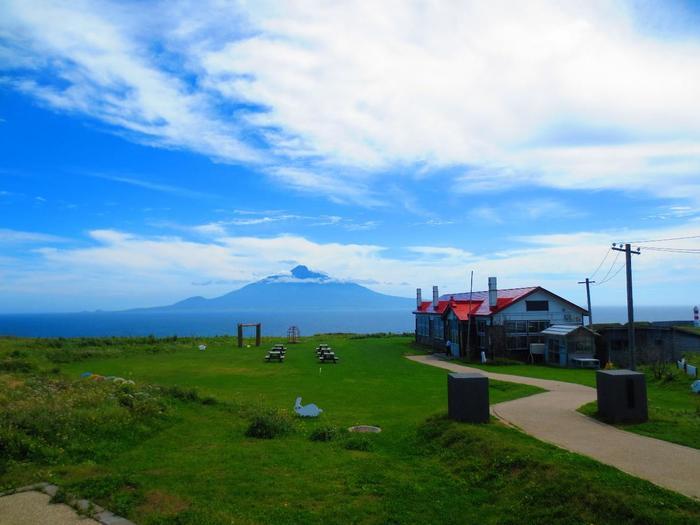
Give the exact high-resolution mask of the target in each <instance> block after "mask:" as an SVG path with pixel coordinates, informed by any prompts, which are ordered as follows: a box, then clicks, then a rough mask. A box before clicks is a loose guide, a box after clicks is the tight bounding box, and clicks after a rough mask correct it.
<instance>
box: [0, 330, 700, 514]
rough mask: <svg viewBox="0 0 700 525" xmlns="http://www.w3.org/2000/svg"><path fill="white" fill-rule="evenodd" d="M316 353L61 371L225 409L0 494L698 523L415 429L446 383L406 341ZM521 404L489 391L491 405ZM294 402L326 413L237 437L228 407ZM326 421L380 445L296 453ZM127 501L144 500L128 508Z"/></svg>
mask: <svg viewBox="0 0 700 525" xmlns="http://www.w3.org/2000/svg"><path fill="white" fill-rule="evenodd" d="M326 339H331V338H326ZM330 342H331V344H332V345H333V346H334V347H335V348H336V350H337V352H338V353H339V355H340V356H341V359H342V363H341V364H339V365H324V366H323V368H322V371H321V372H320V373H319V365H318V364H317V363H316V362H315V359H314V356H313V351H312V348H313V346H315V341H306V342H305V343H303V344H301V345H298V346H294V347H292V348H290V350H289V352H288V361H287V362H285V363H284V364H277V363H270V364H268V363H263V362H262V356H263V353H264V352H263V351H262V350H261V349H254V348H251V349H237V348H233V346H232V345H233V342H232V340H230V339H212V340H209V341H208V344H209V348H208V350H207V351H206V352H199V351H197V350H196V349H195V342H194V341H187V342H182V341H180V342H176V343H157V344H154V345H151V346H148V345H145V347H147V348H149V349H150V350H151V351H152V352H154V353H145V352H143V349H142V348H138V347H134V348H133V349H131V350H128V351H127V352H122V351H121V350H118V351H116V352H112V353H114V354H115V357H111V358H108V359H103V358H91V359H89V360H85V361H80V362H72V363H68V364H62V365H61V369H62V371H63V372H65V373H67V374H68V375H69V376H72V377H76V376H77V375H78V374H79V373H80V372H82V371H85V370H90V371H93V372H97V373H102V374H105V375H108V374H114V375H122V376H130V377H132V378H134V379H135V380H136V381H138V382H144V381H149V382H154V383H160V384H169V385H175V384H178V385H182V386H196V387H197V388H198V389H199V390H200V391H201V392H202V393H203V394H210V395H213V396H215V397H217V398H219V399H222V400H225V401H226V402H227V404H223V405H214V406H205V405H201V404H194V403H177V404H175V405H174V407H173V410H172V412H171V416H170V420H169V422H168V424H167V425H166V426H165V428H163V429H162V430H160V431H157V432H153V433H152V434H151V436H150V437H149V438H146V439H143V440H142V441H141V442H140V443H139V445H137V446H133V447H131V448H130V449H128V450H126V451H122V450H118V451H117V452H116V453H115V454H114V455H113V456H112V457H111V459H108V460H104V461H100V462H94V461H83V462H81V463H75V464H71V463H68V464H64V465H54V466H46V465H34V464H28V465H27V464H25V465H21V466H16V468H12V469H10V471H9V472H8V473H6V474H5V475H4V476H0V485H2V484H15V483H21V482H27V481H33V480H38V479H53V480H55V481H58V482H59V483H61V484H64V485H67V486H69V487H70V486H71V484H73V485H72V487H73V490H74V491H76V492H78V493H80V494H83V495H86V496H89V497H92V498H94V499H97V500H98V501H104V502H107V503H110V504H111V505H112V506H114V505H121V504H123V505H121V506H120V507H119V508H123V509H124V511H125V512H126V513H128V514H129V516H130V517H132V518H134V519H135V520H136V521H137V522H138V523H140V524H141V525H149V524H157V523H158V524H162V523H181V524H184V523H191V524H204V523H207V524H208V523H231V522H232V521H231V520H232V519H233V523H417V522H425V523H472V522H474V523H476V522H479V523H523V522H529V523H536V522H547V523H606V522H610V523H613V522H629V523H692V522H696V521H697V520H698V519H700V504H698V503H694V502H691V501H689V500H687V499H685V498H683V497H681V496H678V495H674V494H672V493H669V492H667V491H664V490H661V489H658V488H656V487H654V486H652V485H651V484H649V483H646V482H644V481H641V480H638V479H635V478H632V477H630V476H627V475H626V474H623V473H621V472H619V471H617V470H615V469H612V468H609V467H606V466H603V465H600V464H598V463H596V462H594V461H591V460H588V459H586V458H583V457H581V456H577V455H575V454H570V453H568V452H565V451H562V450H559V449H556V448H554V447H551V446H549V445H545V444H543V443H541V442H539V441H537V440H534V439H532V438H530V437H528V436H525V435H523V434H521V433H519V432H517V431H515V430H513V429H509V428H505V427H503V426H501V425H498V424H492V425H485V426H473V425H459V424H455V423H452V422H449V421H446V420H444V419H442V418H439V417H438V418H433V419H432V420H430V421H429V422H427V423H426V418H427V417H428V416H430V415H431V414H440V413H442V412H444V407H445V402H446V399H445V390H446V388H445V383H446V381H445V372H444V371H441V370H438V369H433V368H431V367H427V366H424V365H419V364H417V363H412V362H409V361H408V360H405V359H402V358H401V356H402V354H403V353H404V352H406V351H407V350H410V349H411V348H410V345H409V340H408V339H406V338H392V339H389V338H385V339H356V340H352V339H345V338H336V339H331V340H330ZM20 346H21V347H24V348H25V349H26V348H32V347H37V346H41V344H37V343H36V342H29V341H7V340H0V353H2V351H3V349H5V350H6V351H7V350H9V349H12V348H19V347H20ZM117 346H118V347H120V346H121V344H117ZM66 348H68V349H70V348H72V343H71V342H70V341H68V342H66V345H65V347H64V349H63V350H65V349H66ZM83 350H85V349H84V348H83V349H82V350H80V351H83ZM88 350H89V349H88ZM99 350H100V349H98V351H99ZM101 350H102V351H104V350H105V349H101ZM89 351H91V350H89ZM37 353H43V351H40V352H37ZM120 353H121V354H123V355H121V356H120ZM534 391H535V390H532V389H530V388H529V387H525V386H518V385H508V384H503V383H500V384H499V383H493V385H492V391H491V400H492V402H498V401H502V400H505V399H511V398H514V397H519V396H521V395H527V394H530V393H533V392H534ZM297 395H302V396H303V397H304V398H305V402H315V403H317V404H319V405H320V406H321V407H322V408H324V410H325V412H324V414H323V416H322V421H300V422H298V423H297V432H296V433H294V434H292V435H290V436H287V437H284V438H279V439H274V440H256V439H251V438H246V437H244V432H245V429H246V428H247V422H246V420H245V419H243V418H242V417H241V415H240V412H239V410H238V409H237V408H236V407H237V406H239V405H245V404H249V403H251V402H252V403H253V404H257V403H263V404H265V405H266V406H277V407H290V406H291V405H292V403H293V400H294V397H296V396H297ZM324 423H332V424H335V425H338V426H343V427H344V426H348V425H350V424H353V423H369V424H378V425H380V426H381V427H382V428H383V429H384V432H382V433H381V434H379V435H376V436H372V437H371V438H370V439H371V442H372V445H373V449H372V450H371V451H369V452H360V451H351V450H346V449H345V448H343V446H342V441H340V442H330V443H318V442H311V441H309V440H308V434H309V432H310V431H311V429H312V428H313V427H315V426H317V425H320V424H324ZM81 480H82V483H81ZM115 480H116V481H115ZM124 480H128V481H124ZM76 483H77V484H76ZM100 487H102V492H100ZM134 487H137V489H135V488H134ZM582 487H585V488H582ZM135 490H138V491H139V492H140V493H143V497H142V498H134V496H133V493H134V491H135ZM115 494H116V496H115ZM131 500H134V501H133V502H132V503H129V502H130V501H131ZM120 502H121V503H120Z"/></svg>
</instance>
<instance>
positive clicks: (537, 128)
mask: <svg viewBox="0 0 700 525" xmlns="http://www.w3.org/2000/svg"><path fill="white" fill-rule="evenodd" d="M699 22H700V2H693V1H680V0H665V1H663V2H652V1H643V0H637V1H629V2H621V1H610V2H606V1H598V0H589V1H586V2H578V1H570V2H567V1H563V2H562V1H558V2H555V1H540V0H532V1H529V2H519V1H501V0H492V1H488V2H475V1H454V2H451V1H444V2H406V1H390V0H387V1H384V2H352V1H346V2H318V1H314V0H304V1H299V2H295V1H289V2H277V3H275V2H265V1H259V0H258V1H252V2H244V1H241V2H229V1H225V0H211V1H204V0H198V1H176V0H172V1H170V0H169V1H162V2H158V1H156V2H147V1H135V0H134V1H129V0H127V1H121V2H111V1H101V0H97V1H91V2H84V1H81V0H71V1H65V2H62V1H31V0H18V1H15V0H5V1H3V2H2V3H1V4H0V313H9V312H60V311H82V310H94V309H104V310H114V309H125V308H132V307H141V306H153V305H162V304H169V303H172V302H175V301H178V300H181V299H183V298H185V297H189V296H193V295H202V296H205V297H214V296H218V295H221V294H223V293H226V292H228V291H230V290H232V289H235V288H238V287H240V286H242V285H244V284H246V283H248V282H250V281H253V280H257V279H260V278H262V277H265V276H267V275H270V274H276V273H281V272H285V271H288V270H289V269H290V268H291V267H292V266H294V265H296V264H306V265H308V266H309V267H311V268H313V269H315V270H318V271H323V272H326V273H328V274H330V275H331V276H333V277H335V278H338V279H344V280H352V281H355V282H359V283H361V284H363V285H365V286H368V287H369V288H372V289H373V290H376V291H379V292H383V293H389V294H393V295H401V296H407V297H408V296H413V295H414V294H415V289H416V288H417V287H421V288H423V290H424V296H426V294H427V295H429V293H430V292H429V290H430V288H431V286H432V285H438V286H439V287H440V291H441V293H443V292H445V293H447V292H460V291H465V290H468V289H469V278H470V272H472V271H473V272H474V289H476V290H479V289H484V288H486V286H487V278H488V277H489V276H496V277H497V278H498V284H499V287H503V288H508V287H519V286H533V285H541V286H544V287H545V288H548V289H550V290H552V291H553V292H555V293H558V294H560V295H563V296H564V297H566V298H567V299H569V300H572V301H574V302H577V303H578V304H581V305H584V306H585V289H584V287H583V286H581V285H579V284H577V283H578V281H581V280H583V279H585V278H586V277H590V278H593V279H594V280H596V281H597V283H596V285H594V286H593V287H592V288H591V295H592V299H593V302H594V304H600V305H617V304H624V303H625V272H624V268H623V263H624V256H623V255H621V254H619V253H618V252H614V251H611V250H610V248H611V243H613V242H632V243H638V244H635V247H636V246H639V247H640V248H641V254H640V255H635V256H633V273H634V286H635V288H634V293H635V302H636V304H640V305H642V304H643V305H685V304H687V305H689V311H690V306H692V305H694V304H698V303H699V302H700V293H699V292H700V272H698V270H697V268H698V267H699V265H698V263H699V262H700V254H699V253H697V252H693V251H692V250H700V99H699V98H698V93H700V30H698V28H699V27H700V23H699ZM664 239H672V240H664ZM647 241H653V242H647ZM659 248H661V250H660V249H659ZM668 248H671V249H674V250H677V249H683V250H686V251H685V252H678V251H668V250H665V249H668ZM687 250H690V251H687Z"/></svg>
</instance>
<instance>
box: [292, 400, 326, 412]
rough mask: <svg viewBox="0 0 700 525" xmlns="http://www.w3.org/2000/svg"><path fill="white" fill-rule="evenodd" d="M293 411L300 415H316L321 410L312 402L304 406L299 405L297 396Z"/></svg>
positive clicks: (299, 401)
mask: <svg viewBox="0 0 700 525" xmlns="http://www.w3.org/2000/svg"><path fill="white" fill-rule="evenodd" d="M294 412H296V413H297V414H299V415H300V416H301V417H318V416H319V414H320V413H321V412H323V410H322V409H320V408H318V407H317V406H316V405H314V404H313V403H310V404H308V405H306V406H301V398H300V397H297V401H296V403H295V404H294Z"/></svg>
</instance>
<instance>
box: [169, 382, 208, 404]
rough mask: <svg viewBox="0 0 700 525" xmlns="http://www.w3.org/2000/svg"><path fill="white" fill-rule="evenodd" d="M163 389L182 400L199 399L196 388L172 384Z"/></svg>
mask: <svg viewBox="0 0 700 525" xmlns="http://www.w3.org/2000/svg"><path fill="white" fill-rule="evenodd" d="M163 391H164V392H165V393H166V394H167V395H169V396H170V397H173V398H175V399H179V400H180V401H199V400H200V398H199V392H197V390H196V389H194V388H182V387H180V386H177V385H176V386H170V387H166V388H164V389H163Z"/></svg>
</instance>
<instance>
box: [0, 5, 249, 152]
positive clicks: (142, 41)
mask: <svg viewBox="0 0 700 525" xmlns="http://www.w3.org/2000/svg"><path fill="white" fill-rule="evenodd" d="M138 11H139V12H140V13H142V14H145V15H148V14H149V12H150V10H146V9H145V6H144V10H142V9H141V8H139V10H138ZM132 13H133V12H132ZM150 14H151V15H153V14H155V13H153V12H150ZM2 19H3V20H4V22H2V23H0V31H2V33H3V34H4V36H5V37H6V39H7V40H9V41H11V42H15V43H17V42H23V43H24V44H25V45H26V46H27V47H28V49H27V51H26V52H27V53H32V54H33V56H36V57H42V60H41V61H40V63H39V65H43V66H47V65H49V66H50V69H51V72H52V73H53V75H54V77H56V81H54V82H51V83H44V82H42V81H40V80H38V79H37V78H35V76H34V75H32V74H31V73H29V72H25V75H22V76H19V77H18V78H17V79H16V80H15V81H14V86H15V87H16V88H17V89H19V90H20V91H24V92H26V93H29V94H31V95H33V96H35V97H37V98H38V99H40V100H41V101H43V102H44V103H46V104H48V105H49V106H52V107H55V108H57V109H60V110H67V111H75V112H80V113H84V114H87V115H89V116H91V117H94V118H97V119H99V120H102V121H104V122H106V123H108V124H111V125H113V126H115V127H116V128H119V129H123V130H126V131H128V132H131V133H133V134H134V135H133V137H134V138H138V139H139V140H142V141H144V142H151V143H154V144H158V145H161V146H165V147H185V148H188V149H192V150H194V151H197V152H200V153H204V154H206V155H210V156H212V157H214V158H221V159H236V160H244V161H255V160H257V159H259V157H258V154H257V153H256V152H255V151H254V149H252V148H250V147H248V146H247V145H246V144H245V143H244V142H242V141H241V140H240V139H239V138H238V127H237V126H236V125H235V123H233V122H231V121H230V120H229V121H228V122H227V121H225V120H224V119H221V118H219V117H218V116H217V115H216V113H215V111H214V108H213V107H212V101H211V100H209V99H208V98H207V96H206V95H205V94H203V93H200V92H198V91H197V90H196V89H193V88H192V87H190V86H188V85H187V83H186V82H185V81H183V80H182V79H181V78H180V76H178V75H174V74H171V73H169V72H168V71H167V70H166V68H164V67H163V65H164V64H158V63H155V61H154V60H153V54H152V50H150V49H149V45H148V41H147V39H148V35H149V31H150V30H152V29H153V27H144V24H143V23H139V21H138V19H136V18H135V17H134V16H133V14H132V15H128V14H127V13H126V11H124V10H123V9H121V8H120V7H119V5H118V4H110V3H108V2H99V3H86V2H83V1H79V0H78V1H71V2H60V1H47V2H40V3H36V2H22V1H11V2H5V3H4V4H3V7H2ZM59 20H60V23H57V21H59ZM130 28H135V29H141V30H142V31H143V32H142V33H141V34H134V33H133V29H130ZM22 65H23V66H24V67H28V68H30V69H31V68H32V67H37V66H38V65H37V64H31V63H29V64H27V63H23V64H22ZM181 73H183V72H181ZM37 77H38V75H37Z"/></svg>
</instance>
